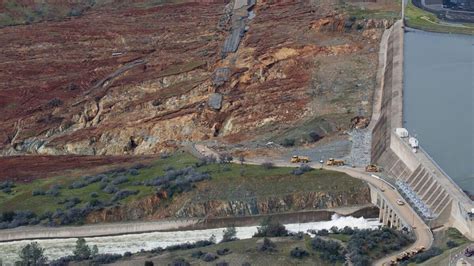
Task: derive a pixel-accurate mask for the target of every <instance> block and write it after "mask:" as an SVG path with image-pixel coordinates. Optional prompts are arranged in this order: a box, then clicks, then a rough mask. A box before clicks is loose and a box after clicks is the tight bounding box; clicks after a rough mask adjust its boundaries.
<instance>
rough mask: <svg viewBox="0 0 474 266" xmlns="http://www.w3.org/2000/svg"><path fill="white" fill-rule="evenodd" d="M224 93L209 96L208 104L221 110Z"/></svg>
mask: <svg viewBox="0 0 474 266" xmlns="http://www.w3.org/2000/svg"><path fill="white" fill-rule="evenodd" d="M222 98H223V97H222V94H220V93H213V94H211V95H210V96H209V99H208V101H207V104H208V105H209V107H211V108H212V109H214V110H220V109H221V108H222Z"/></svg>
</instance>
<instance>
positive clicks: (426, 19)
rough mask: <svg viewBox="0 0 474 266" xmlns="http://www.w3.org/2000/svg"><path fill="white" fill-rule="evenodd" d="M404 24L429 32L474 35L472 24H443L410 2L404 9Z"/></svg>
mask: <svg viewBox="0 0 474 266" xmlns="http://www.w3.org/2000/svg"><path fill="white" fill-rule="evenodd" d="M405 24H406V25H407V26H408V27H410V28H414V29H420V30H424V31H430V32H441V33H457V34H466V35H474V24H471V23H450V22H444V21H442V20H440V19H438V18H437V17H436V15H434V14H433V13H430V12H428V11H425V10H423V9H420V8H418V7H416V6H415V5H414V4H413V2H412V0H408V3H407V5H406V7H405Z"/></svg>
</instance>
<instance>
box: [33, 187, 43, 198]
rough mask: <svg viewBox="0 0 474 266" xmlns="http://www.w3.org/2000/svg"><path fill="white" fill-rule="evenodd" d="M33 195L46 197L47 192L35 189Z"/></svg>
mask: <svg viewBox="0 0 474 266" xmlns="http://www.w3.org/2000/svg"><path fill="white" fill-rule="evenodd" d="M31 195H33V196H41V195H46V191H44V190H42V189H39V188H37V189H34V190H33V191H32V192H31Z"/></svg>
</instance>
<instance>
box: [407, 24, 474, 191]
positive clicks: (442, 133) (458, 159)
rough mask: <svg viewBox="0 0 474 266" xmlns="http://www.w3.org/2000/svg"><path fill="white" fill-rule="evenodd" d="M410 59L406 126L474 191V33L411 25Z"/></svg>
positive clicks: (434, 157)
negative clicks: (430, 30)
mask: <svg viewBox="0 0 474 266" xmlns="http://www.w3.org/2000/svg"><path fill="white" fill-rule="evenodd" d="M404 64H405V65H404V82H405V84H404V123H405V127H407V128H408V130H409V131H410V133H411V134H413V133H414V134H416V136H417V137H418V139H419V140H420V145H421V146H422V147H423V148H424V149H425V150H426V151H427V152H428V153H429V154H430V156H431V157H432V158H433V159H434V160H435V161H436V162H437V163H438V164H439V165H440V166H441V168H442V169H443V170H444V171H445V172H447V173H448V175H449V176H450V177H451V178H452V179H453V180H454V181H455V182H456V183H457V184H458V185H459V186H460V187H461V188H462V189H464V190H467V191H469V192H471V193H473V194H474V92H473V91H474V67H473V64H474V37H472V36H464V35H451V34H439V33H428V32H422V31H412V30H410V32H407V33H406V34H405V61H404Z"/></svg>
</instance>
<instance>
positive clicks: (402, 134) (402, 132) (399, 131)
mask: <svg viewBox="0 0 474 266" xmlns="http://www.w3.org/2000/svg"><path fill="white" fill-rule="evenodd" d="M395 133H396V134H397V135H398V136H399V137H400V138H407V137H408V130H407V129H406V128H403V127H398V128H396V129H395Z"/></svg>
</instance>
